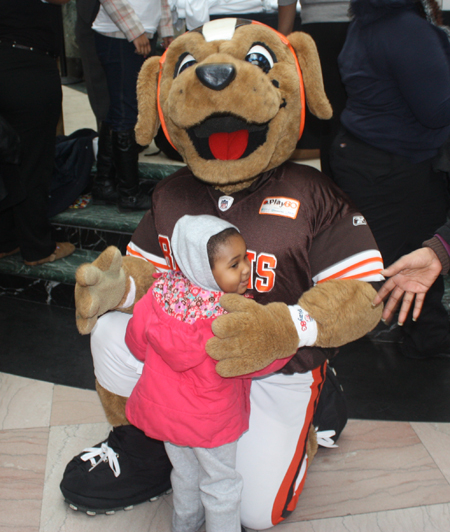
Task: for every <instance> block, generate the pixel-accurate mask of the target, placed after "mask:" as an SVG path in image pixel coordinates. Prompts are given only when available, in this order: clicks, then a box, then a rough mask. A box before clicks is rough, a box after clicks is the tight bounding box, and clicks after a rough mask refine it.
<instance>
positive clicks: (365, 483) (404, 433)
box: [0, 87, 450, 532]
mask: <svg viewBox="0 0 450 532" xmlns="http://www.w3.org/2000/svg"><path fill="white" fill-rule="evenodd" d="M84 110H85V111H84ZM64 122H65V128H66V133H67V134H68V133H70V132H71V131H73V130H75V129H77V128H79V127H95V121H94V119H93V116H92V113H90V111H89V107H88V105H87V99H86V96H85V95H83V93H81V92H79V91H76V90H74V89H73V88H70V87H64ZM151 149H153V148H152V147H151V148H150V150H151ZM313 164H315V162H314V163H313ZM2 312H4V314H3V315H6V312H7V311H4V310H3V311H2ZM3 315H2V316H3ZM70 319H71V318H70ZM4 330H5V331H6V327H5V328H4ZM36 343H37V345H39V342H36ZM3 345H4V344H3ZM63 348H64V347H63V346H62V349H63ZM359 348H360V349H361V357H366V362H365V364H366V365H364V364H362V366H361V367H363V368H368V369H365V371H366V372H368V371H372V373H371V375H373V377H372V376H371V375H365V378H366V379H367V381H368V382H370V380H371V379H372V378H373V379H375V378H377V377H379V376H380V375H384V374H383V373H382V372H383V371H385V374H386V375H387V374H389V375H392V373H393V372H394V374H395V370H396V369H397V366H395V364H397V365H398V359H397V358H395V355H392V354H384V355H383V356H384V358H383V357H382V356H381V355H380V361H381V362H379V363H378V364H375V363H373V362H372V358H371V357H373V356H375V355H376V354H377V351H376V349H375V351H370V350H368V351H367V352H365V351H364V344H361V345H360V346H359ZM33 349H34V351H35V352H34V353H33V355H34V356H35V357H37V358H38V357H39V356H40V353H39V347H36V346H33ZM42 355H43V356H44V354H42ZM27 356H28V355H27ZM26 360H27V357H24V359H23V362H22V364H24V366H23V367H22V368H20V367H19V368H18V369H17V370H15V371H14V375H12V374H11V373H0V390H1V393H0V531H1V532H59V531H64V532H80V531H83V532H84V531H86V532H91V531H92V532H97V531H98V532H105V531H108V532H116V531H117V532H119V531H120V532H122V531H123V530H127V531H128V532H146V531H147V532H170V515H171V500H172V498H171V495H165V496H163V497H162V498H160V499H159V500H158V501H156V502H153V503H150V502H148V503H144V504H141V505H139V506H136V507H135V508H134V509H133V510H132V511H129V512H124V511H122V512H118V513H116V514H115V515H112V516H106V515H100V516H96V517H88V516H87V515H86V514H83V513H78V512H74V511H72V510H71V509H70V508H69V507H68V506H67V505H66V504H65V503H64V501H63V498H62V495H61V493H60V490H59V482H60V480H61V477H62V474H63V471H64V467H65V465H66V464H67V462H68V461H69V460H70V459H71V457H72V456H74V455H75V454H78V453H79V452H80V451H81V450H82V449H83V448H85V447H88V446H91V445H93V444H95V443H97V442H99V441H101V440H102V439H103V438H104V437H105V436H106V434H107V433H108V431H109V427H108V425H107V423H106V421H105V418H104V414H103V411H102V408H101V406H100V404H99V401H98V398H97V395H96V393H95V392H94V391H91V390H86V389H80V388H74V387H69V386H63V385H60V384H53V382H55V381H54V380H53V381H52V382H44V380H34V379H31V378H24V377H22V376H19V375H21V374H26V375H31V374H32V373H30V372H27V371H28V368H27V367H25V364H26ZM343 360H344V362H345V358H343ZM56 363H59V362H56ZM372 363H373V367H372V366H370V364H372ZM429 363H430V364H433V361H430V362H429ZM66 364H67V366H68V369H67V371H70V360H69V361H67V362H66ZM439 364H442V366H439V368H442V371H439V372H436V387H437V388H440V390H441V399H439V400H441V401H442V394H445V393H446V392H445V389H442V386H443V385H444V383H446V382H447V380H448V379H447V380H444V379H442V380H439V379H440V375H441V373H445V371H447V372H448V368H447V365H444V364H446V361H440V362H439ZM448 365H450V361H449V362H448ZM349 366H350V364H349ZM381 366H383V367H381ZM344 367H345V363H344V364H343V368H344ZM8 371H9V370H8ZM375 371H379V372H380V373H378V374H376V375H375V373H374V372H375ZM408 371H410V372H414V371H416V372H417V374H418V376H417V375H416V378H417V379H418V380H419V378H420V374H421V373H420V372H421V371H422V375H425V374H426V372H425V371H423V370H421V366H419V365H416V366H414V365H411V364H410V365H409V366H408ZM349 373H350V371H348V374H349ZM411 375H412V373H411ZM380 378H381V379H382V378H383V377H380ZM47 380H48V379H47ZM50 380H51V379H50ZM405 380H406V379H405ZM430 382H432V381H431V379H430ZM382 384H383V385H386V383H385V382H383V383H382ZM379 389H380V390H383V386H381V385H380V386H379ZM403 389H406V388H403ZM408 393H411V397H410V401H411V402H413V401H417V396H416V395H415V394H414V391H411V390H409V391H408ZM401 395H402V394H400V393H399V394H398V400H399V401H400V400H401V401H404V404H407V403H408V402H409V399H408V397H400V396H401ZM403 395H405V393H403ZM425 397H426V398H428V396H425ZM433 397H434V396H433ZM438 397H439V396H438ZM442 404H444V403H442ZM445 404H446V403H445ZM369 406H370V405H369ZM388 406H389V405H388ZM366 408H368V407H366ZM385 410H386V411H387V410H388V407H385ZM374 418H375V419H373V418H371V419H370V420H369V419H368V418H366V419H351V420H350V421H349V423H348V425H347V427H346V428H345V430H344V432H343V434H342V435H341V438H340V440H339V447H338V448H337V449H320V450H319V453H318V455H317V456H316V458H315V460H314V462H313V464H312V466H311V468H310V470H309V472H308V478H307V481H306V486H305V490H304V492H303V494H302V496H301V498H300V502H299V504H298V507H297V509H296V510H295V512H294V513H293V514H292V515H291V516H290V517H289V518H288V519H287V520H286V521H285V522H284V523H282V524H281V525H278V526H277V527H274V528H273V529H272V530H274V531H279V532H283V531H284V532H341V531H342V532H344V531H345V532H348V531H350V532H360V531H367V532H378V531H380V532H403V531H404V532H431V531H433V532H436V531H437V532H448V531H450V452H449V451H450V423H446V422H442V423H435V422H433V420H431V421H426V420H425V421H422V422H410V421H401V422H400V421H383V419H392V417H383V413H381V414H380V413H379V412H377V415H376V416H374ZM444 418H445V420H449V421H450V413H449V416H448V418H446V417H445V416H444ZM397 419H399V418H397ZM409 419H418V418H417V417H412V416H411V417H410V418H409ZM439 419H443V418H442V417H441V418H439Z"/></svg>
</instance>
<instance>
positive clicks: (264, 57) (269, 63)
mask: <svg viewBox="0 0 450 532" xmlns="http://www.w3.org/2000/svg"><path fill="white" fill-rule="evenodd" d="M245 60H246V61H248V62H249V63H251V64H252V65H256V66H257V67H259V68H260V69H261V70H262V71H263V72H265V73H266V74H267V73H268V72H269V70H270V69H271V68H272V67H273V62H274V61H273V56H272V54H271V53H270V52H269V50H267V48H264V46H261V45H260V44H256V45H254V46H252V47H251V48H250V50H249V52H248V54H247V56H246V58H245Z"/></svg>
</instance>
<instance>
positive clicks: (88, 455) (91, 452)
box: [80, 442, 120, 477]
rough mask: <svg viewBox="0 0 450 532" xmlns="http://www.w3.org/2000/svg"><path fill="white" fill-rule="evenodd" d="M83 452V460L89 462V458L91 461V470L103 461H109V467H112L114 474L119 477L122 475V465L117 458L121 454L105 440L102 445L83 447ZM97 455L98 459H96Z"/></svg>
mask: <svg viewBox="0 0 450 532" xmlns="http://www.w3.org/2000/svg"><path fill="white" fill-rule="evenodd" d="M83 452H84V453H85V454H83V455H81V456H80V458H81V459H82V460H83V462H87V460H89V461H90V462H91V465H92V467H91V469H89V471H92V470H93V469H94V467H97V466H98V464H100V463H101V462H109V467H110V468H111V469H112V471H113V473H114V476H115V477H118V476H119V475H120V465H119V461H118V460H117V458H118V456H119V455H118V454H116V453H115V452H114V450H113V449H111V447H109V445H108V444H107V443H105V442H103V443H102V444H101V446H100V447H88V448H87V449H83ZM97 456H98V460H95V459H96V457H97Z"/></svg>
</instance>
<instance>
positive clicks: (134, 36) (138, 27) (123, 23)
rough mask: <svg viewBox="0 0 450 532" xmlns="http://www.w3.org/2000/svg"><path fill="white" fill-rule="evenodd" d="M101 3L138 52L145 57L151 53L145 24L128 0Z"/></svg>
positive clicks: (103, 0)
mask: <svg viewBox="0 0 450 532" xmlns="http://www.w3.org/2000/svg"><path fill="white" fill-rule="evenodd" d="M100 3H101V4H102V6H103V7H104V8H105V11H106V12H107V13H108V15H109V17H110V19H111V20H112V21H113V22H114V24H115V25H116V26H117V27H118V28H119V30H120V31H121V32H122V33H124V35H125V37H126V39H127V41H128V42H132V43H133V44H134V46H135V48H136V53H137V54H139V55H143V56H144V57H146V56H147V55H149V54H150V52H151V47H150V41H149V40H148V38H147V36H146V35H145V30H144V26H143V25H142V23H141V21H140V20H139V17H138V16H137V15H136V12H135V11H134V9H133V8H132V7H131V5H130V4H129V3H128V2H127V0H100Z"/></svg>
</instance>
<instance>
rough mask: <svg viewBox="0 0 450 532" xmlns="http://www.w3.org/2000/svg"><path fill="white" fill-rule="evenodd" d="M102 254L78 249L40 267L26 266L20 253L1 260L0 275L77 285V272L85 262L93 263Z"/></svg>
mask: <svg viewBox="0 0 450 532" xmlns="http://www.w3.org/2000/svg"><path fill="white" fill-rule="evenodd" d="M99 254H100V252H98V251H92V250H87V249H76V250H75V251H74V253H72V255H70V256H69V257H66V258H64V259H60V260H57V261H55V262H47V263H46V264H42V265H40V266H26V265H25V264H24V263H23V260H22V256H21V254H20V253H17V254H16V255H11V256H10V257H5V258H4V259H2V260H0V274H2V275H5V276H6V275H7V276H11V275H12V276H19V277H26V278H29V279H41V280H45V281H51V282H53V283H63V284H68V285H75V272H76V270H77V268H78V266H80V265H81V264H83V263H84V262H92V261H93V260H95V259H96V258H97V257H98V256H99Z"/></svg>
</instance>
